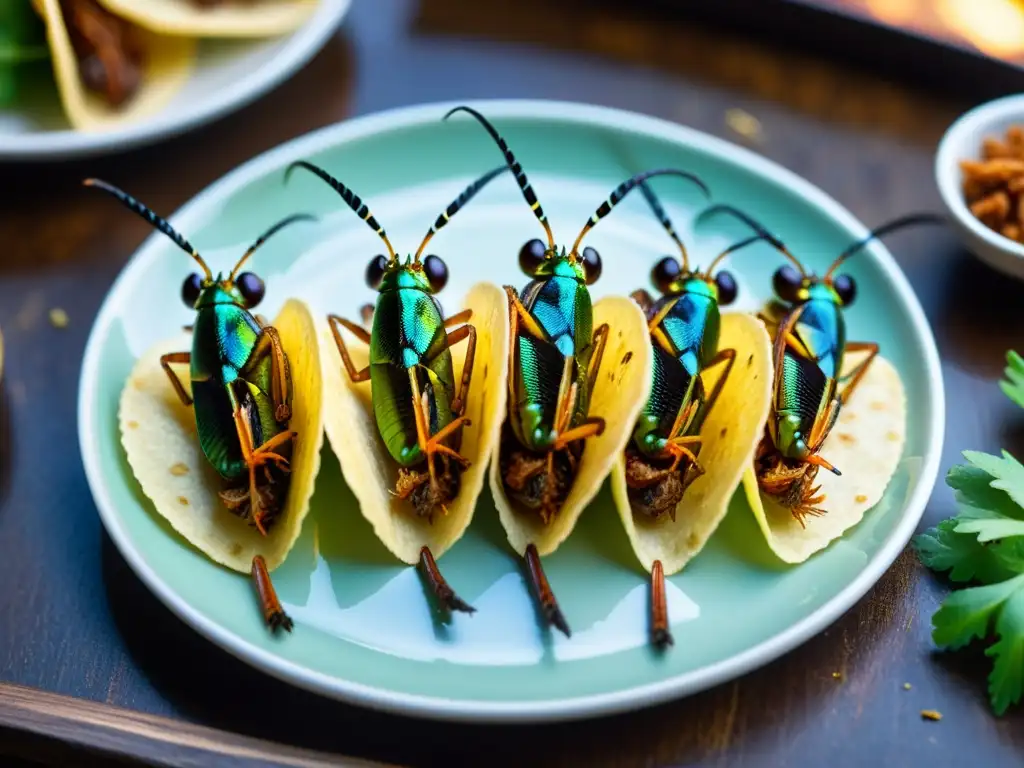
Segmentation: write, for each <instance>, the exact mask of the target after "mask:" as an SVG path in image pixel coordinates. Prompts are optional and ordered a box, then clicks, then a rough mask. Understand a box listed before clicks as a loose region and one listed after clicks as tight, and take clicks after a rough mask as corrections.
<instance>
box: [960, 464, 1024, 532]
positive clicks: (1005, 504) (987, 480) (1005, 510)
mask: <svg viewBox="0 0 1024 768" xmlns="http://www.w3.org/2000/svg"><path fill="white" fill-rule="evenodd" d="M990 458H991V459H992V460H993V461H997V462H998V461H1000V459H999V458H998V457H997V456H992V457H990ZM992 480H993V478H992V475H990V474H989V473H988V472H986V471H985V470H984V469H980V468H979V467H975V466H973V465H971V464H956V465H954V466H953V467H951V468H950V470H949V472H947V473H946V485H948V486H949V487H950V488H952V489H953V490H954V491H956V500H957V501H958V502H960V503H962V504H967V505H970V506H972V507H978V508H981V509H990V510H992V511H994V512H998V513H999V514H1000V515H1003V516H1004V517H1015V518H1018V519H1024V510H1022V509H1021V508H1020V507H1018V506H1017V505H1016V504H1015V503H1014V502H1013V499H1012V498H1010V496H1009V495H1008V494H1007V493H1006V491H1004V490H1002V489H1000V488H993V487H992Z"/></svg>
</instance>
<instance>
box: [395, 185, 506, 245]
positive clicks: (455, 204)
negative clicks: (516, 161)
mask: <svg viewBox="0 0 1024 768" xmlns="http://www.w3.org/2000/svg"><path fill="white" fill-rule="evenodd" d="M507 170H509V168H508V166H506V165H501V166H498V167H497V168H495V169H494V170H493V171H488V172H487V173H485V174H484V175H483V176H481V177H480V178H479V179H477V180H476V181H474V182H473V183H472V184H470V185H469V186H468V187H466V188H465V189H464V190H462V194H461V195H459V196H458V197H457V198H455V200H453V201H452V203H451V205H449V206H448V207H447V208H445V209H444V212H443V213H441V215H440V216H438V217H437V221H435V222H434V226H432V227H431V228H430V229H429V230H427V234H426V235H425V236H424V238H423V242H422V243H420V247H419V248H417V249H416V255H415V256H414V257H413V261H414V262H416V263H418V262H419V260H420V254H421V253H423V249H424V248H426V247H427V243H429V242H430V238H432V237H433V236H434V235H436V234H437V232H438V230H440V229H441V228H443V227H444V226H445V224H447V223H448V222H449V221H451V218H452V216H454V215H455V214H456V213H458V212H459V210H460V209H461V208H462V206H464V205H465V204H466V203H468V202H469V201H470V200H472V199H473V197H474V196H475V195H476V193H477V192H479V191H480V190H481V189H483V188H484V187H485V186H487V184H488V183H489V182H490V181H491V180H492V179H494V178H495V177H496V176H499V175H500V174H502V173H504V172H505V171H507Z"/></svg>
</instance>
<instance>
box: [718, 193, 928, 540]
mask: <svg viewBox="0 0 1024 768" xmlns="http://www.w3.org/2000/svg"><path fill="white" fill-rule="evenodd" d="M716 213H727V214H730V215H732V216H734V217H736V218H738V219H739V220H741V221H743V222H744V223H745V224H747V225H748V226H749V227H750V228H751V229H753V230H754V231H755V232H757V233H758V234H759V235H760V236H761V237H763V238H764V239H765V240H766V241H767V242H768V243H770V244H771V245H772V246H773V247H774V248H776V249H777V250H778V251H779V252H780V253H782V254H783V255H784V256H785V257H786V258H787V259H789V261H790V262H792V263H791V264H785V265H783V266H781V267H779V269H778V270H776V272H775V274H774V276H773V278H772V287H773V289H774V292H775V296H776V298H775V300H774V301H773V305H772V307H771V309H772V312H771V314H770V315H768V314H762V316H761V317H762V320H764V321H765V323H766V324H767V325H768V326H769V327H770V328H773V329H774V331H773V334H772V335H773V339H774V347H773V353H774V376H775V380H774V381H775V383H774V394H773V398H772V402H773V405H772V413H771V416H770V417H769V419H768V424H767V428H766V430H765V436H764V439H763V440H762V441H761V445H760V446H759V448H758V451H757V457H756V460H755V467H756V470H757V481H758V486H759V487H760V489H761V491H762V492H763V493H765V494H767V495H769V496H771V497H773V498H775V499H776V500H777V501H778V503H779V504H781V505H782V506H784V507H786V508H787V509H789V510H790V511H791V512H792V514H793V516H794V517H795V518H796V519H797V520H798V521H800V522H801V524H802V523H803V519H804V517H806V516H808V515H810V516H818V515H823V514H825V509H824V508H822V507H821V506H820V505H821V503H822V502H823V501H824V500H825V497H824V496H823V495H821V494H819V493H818V491H819V490H820V486H816V485H815V484H814V482H815V478H816V477H817V474H818V470H819V469H821V468H824V469H826V470H828V471H830V472H833V473H835V474H836V475H839V474H841V473H840V471H839V469H838V468H837V467H834V466H833V465H832V464H831V463H830V462H829V461H828V460H826V459H825V458H824V457H822V456H821V455H820V454H819V453H818V451H819V449H820V448H821V446H822V444H823V443H824V442H825V438H827V437H828V435H829V433H830V432H831V431H832V427H833V426H834V425H835V423H836V420H837V419H838V418H839V412H840V408H841V407H842V405H843V404H844V403H845V402H846V401H848V400H849V399H850V396H851V395H852V394H853V393H854V391H855V390H856V389H857V385H858V384H859V383H860V381H861V379H862V378H863V377H864V374H865V373H866V372H867V370H868V368H869V366H870V365H871V362H872V360H874V358H875V356H876V355H877V354H878V344H877V343H875V342H872V341H848V340H847V338H846V321H845V319H844V317H843V310H844V309H845V308H846V307H848V306H850V304H852V303H853V301H854V298H855V297H856V294H857V286H856V283H855V282H854V279H853V277H851V276H850V275H845V274H836V270H838V269H839V267H840V266H841V265H842V264H843V262H844V261H846V259H847V258H849V257H850V256H852V255H853V254H854V253H856V252H857V251H859V250H860V249H861V248H863V247H864V246H865V245H867V244H868V243H870V242H871V241H872V240H874V239H875V238H878V237H881V236H883V235H885V234H888V233H890V232H893V231H895V230H898V229H902V228H903V227H907V226H911V225H914V224H941V223H944V222H945V219H943V218H942V217H941V216H936V215H934V214H928V213H920V214H909V215H906V216H901V217H899V218H897V219H894V220H893V221H891V222H888V223H886V224H883V225H882V226H880V227H878V228H876V229H874V230H873V231H872V232H870V233H869V234H868V235H867V236H865V237H863V238H861V239H860V240H858V241H856V242H855V243H853V244H852V245H850V246H849V247H848V248H846V250H844V251H843V252H842V253H841V254H839V256H837V257H836V259H835V261H833V262H832V264H831V265H830V266H829V268H828V270H827V271H826V272H825V274H824V275H822V276H821V277H818V276H817V275H815V274H813V273H811V272H808V271H807V270H806V269H805V268H804V266H803V265H802V264H801V263H800V261H799V260H798V259H797V258H796V257H795V256H794V255H793V254H792V253H790V252H789V250H788V249H787V248H786V246H785V245H784V244H783V243H782V241H780V240H779V239H778V238H777V237H775V236H774V235H772V234H771V233H770V232H768V231H767V230H766V229H765V227H764V226H763V225H762V224H760V223H759V222H757V221H755V220H754V219H753V218H751V217H750V216H748V215H747V214H745V213H743V212H742V211H739V210H737V209H736V208H734V207H732V206H729V205H714V206H711V207H709V208H707V209H706V210H705V211H704V212H702V213H701V215H700V217H699V218H701V219H704V218H707V217H710V216H713V215H714V214H716ZM857 351H860V352H867V356H866V357H865V358H864V360H863V361H862V362H860V363H859V364H858V365H857V366H856V367H855V368H854V369H853V370H851V371H850V372H849V373H847V374H845V375H840V372H841V371H842V368H843V359H844V356H845V355H846V353H847V352H857Z"/></svg>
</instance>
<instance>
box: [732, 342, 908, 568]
mask: <svg viewBox="0 0 1024 768" xmlns="http://www.w3.org/2000/svg"><path fill="white" fill-rule="evenodd" d="M865 356H866V353H861V352H857V353H847V356H846V359H845V360H844V361H843V374H844V375H845V374H846V373H848V372H849V371H850V370H852V369H853V368H854V367H855V366H856V365H857V364H858V363H859V362H861V361H862V360H864V358H865ZM906 433H907V399H906V394H905V392H904V390H903V382H902V381H900V377H899V374H898V373H897V372H896V369H895V368H894V367H893V366H892V364H891V363H890V362H889V361H888V360H886V359H885V358H883V357H882V356H881V355H879V356H877V357H875V359H874V362H872V363H871V367H870V368H868V371H867V373H866V374H864V378H863V379H861V382H860V384H859V386H858V387H857V390H856V391H855V392H854V393H853V396H852V397H851V398H850V400H849V402H847V403H846V404H845V405H844V406H843V408H842V410H841V411H840V413H839V421H838V422H837V423H836V425H835V426H834V427H833V428H832V432H831V433H830V434H829V436H828V437H827V438H826V440H825V442H824V444H823V445H822V447H821V451H820V453H821V455H822V456H823V457H825V458H826V459H828V460H829V461H830V462H832V464H834V465H835V466H836V467H837V468H838V469H839V470H840V471H841V472H842V473H843V474H842V475H841V476H838V477H837V476H836V475H833V474H832V473H831V472H827V471H825V470H821V471H819V472H818V476H817V482H819V483H820V484H821V493H823V494H825V500H824V501H823V502H822V503H821V505H820V506H821V507H822V508H823V509H825V510H826V513H825V514H824V515H822V516H820V517H806V518H805V519H804V526H806V527H802V526H801V525H800V523H799V522H797V520H796V518H794V517H793V515H792V514H791V513H790V511H789V510H788V509H785V508H783V507H782V506H780V505H779V504H778V503H776V502H775V501H774V500H773V499H771V498H770V497H768V496H765V495H763V494H761V493H760V492H759V490H758V487H757V478H756V476H755V474H754V470H753V468H752V466H750V465H748V467H747V470H746V471H745V473H744V476H743V486H744V491H745V493H746V496H747V501H748V502H749V503H750V508H751V509H752V510H753V512H754V517H756V518H757V523H758V525H759V526H760V528H761V532H762V533H764V536H765V538H766V539H767V541H768V546H769V547H771V549H772V551H773V552H774V553H775V554H776V555H777V556H778V557H779V558H780V559H781V560H783V561H785V562H787V563H802V562H803V561H805V560H806V559H807V558H809V557H810V556H811V555H813V554H814V553H815V552H818V551H820V550H822V549H824V548H825V547H827V546H828V545H829V543H831V542H832V541H833V540H835V539H837V538H839V537H840V536H842V535H843V534H844V533H845V532H846V531H848V530H849V529H850V528H852V527H853V526H855V525H856V524H857V523H859V522H860V521H861V519H862V518H863V517H864V513H865V512H867V511H868V510H869V509H871V507H873V506H874V505H875V504H877V503H878V501H879V499H881V498H882V494H883V493H884V492H885V488H886V486H887V485H888V484H889V481H890V480H891V479H892V476H893V475H894V474H895V473H896V469H897V467H898V466H899V463H900V457H901V456H902V454H903V444H904V442H905V440H906Z"/></svg>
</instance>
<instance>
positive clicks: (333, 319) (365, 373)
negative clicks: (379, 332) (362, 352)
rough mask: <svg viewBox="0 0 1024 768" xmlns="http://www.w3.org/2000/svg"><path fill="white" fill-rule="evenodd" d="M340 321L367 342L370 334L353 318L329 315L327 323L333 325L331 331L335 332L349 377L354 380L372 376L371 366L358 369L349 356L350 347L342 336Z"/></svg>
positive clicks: (362, 379)
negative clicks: (339, 328)
mask: <svg viewBox="0 0 1024 768" xmlns="http://www.w3.org/2000/svg"><path fill="white" fill-rule="evenodd" d="M339 323H340V324H341V325H343V326H344V327H345V328H346V329H348V330H349V331H350V332H351V333H352V334H353V335H354V336H355V337H356V338H357V339H359V340H360V341H362V342H365V343H367V344H369V343H370V334H369V333H367V331H366V329H365V328H360V327H359V326H358V325H356V324H355V323H353V322H352V321H351V320H346V319H345V318H343V317H339V316H338V315H328V316H327V324H328V325H329V326H331V333H332V334H334V343H335V344H337V345H338V352H340V353H341V360H342V362H343V363H345V370H346V371H347V372H348V377H349V379H351V380H352V381H353V382H359V381H366V380H367V379H369V378H370V366H366V367H365V368H363V369H362V370H361V371H357V370H356V367H355V365H353V364H352V358H351V357H349V354H348V347H347V346H345V339H343V338H342V336H341V331H339V330H338V324H339Z"/></svg>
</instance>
